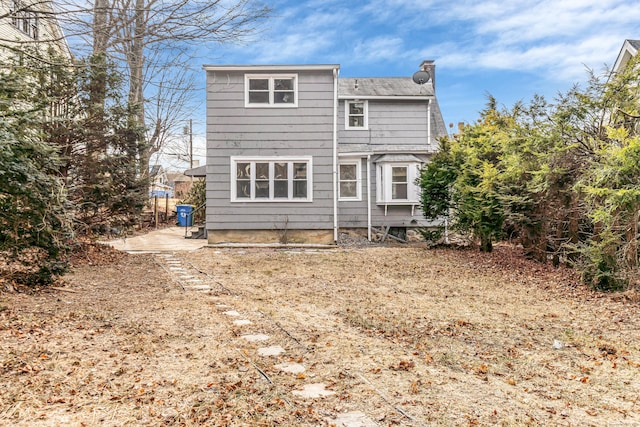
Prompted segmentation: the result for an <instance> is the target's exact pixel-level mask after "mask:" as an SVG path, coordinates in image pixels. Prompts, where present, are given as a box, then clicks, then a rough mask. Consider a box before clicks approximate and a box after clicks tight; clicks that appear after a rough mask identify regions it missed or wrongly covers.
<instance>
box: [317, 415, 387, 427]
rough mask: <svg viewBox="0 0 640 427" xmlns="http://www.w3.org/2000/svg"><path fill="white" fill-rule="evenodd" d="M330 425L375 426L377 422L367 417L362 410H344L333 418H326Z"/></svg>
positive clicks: (341, 426) (337, 426) (345, 426)
mask: <svg viewBox="0 0 640 427" xmlns="http://www.w3.org/2000/svg"><path fill="white" fill-rule="evenodd" d="M327 421H328V422H329V424H330V425H335V426H336V427H377V426H378V424H376V423H375V422H373V420H371V419H369V418H367V416H366V415H365V414H363V413H362V412H345V413H344V414H340V415H338V417H337V418H336V419H334V420H332V419H328V420H327Z"/></svg>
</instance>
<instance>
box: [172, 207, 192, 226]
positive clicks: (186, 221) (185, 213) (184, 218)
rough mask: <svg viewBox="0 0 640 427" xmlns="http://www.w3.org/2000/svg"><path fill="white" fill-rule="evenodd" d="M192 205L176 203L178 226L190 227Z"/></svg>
mask: <svg viewBox="0 0 640 427" xmlns="http://www.w3.org/2000/svg"><path fill="white" fill-rule="evenodd" d="M192 212H193V206H191V205H176V213H177V214H178V225H179V226H180V227H190V226H192V225H193V215H192V214H191V213H192Z"/></svg>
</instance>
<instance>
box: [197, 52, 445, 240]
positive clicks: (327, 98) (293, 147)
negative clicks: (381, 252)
mask: <svg viewBox="0 0 640 427" xmlns="http://www.w3.org/2000/svg"><path fill="white" fill-rule="evenodd" d="M421 67H422V69H423V70H424V71H428V73H429V74H427V73H425V72H421V73H416V76H418V75H419V78H417V79H415V80H416V81H417V83H416V82H414V80H413V79H412V78H411V77H403V78H348V79H347V78H345V79H343V78H339V69H340V67H339V66H338V65H206V66H204V69H205V70H206V73H207V164H206V180H207V220H206V228H207V231H208V239H209V243H226V242H244V243H272V242H288V243H294V242H295V243H329V244H330V243H335V242H336V241H337V238H338V233H339V231H340V230H341V229H357V230H359V231H361V232H362V233H363V234H364V235H367V236H368V237H369V238H370V239H371V235H372V230H374V229H381V228H385V229H388V228H387V227H394V228H396V229H400V230H403V229H406V228H407V227H416V226H419V225H424V220H423V216H422V212H421V211H420V209H419V188H418V186H417V185H416V182H415V180H416V178H417V177H418V174H419V168H420V167H421V166H422V165H424V164H425V163H426V162H428V160H429V157H430V156H431V155H432V154H433V153H435V152H436V150H437V148H438V143H437V139H438V138H439V137H440V136H442V135H445V134H446V129H445V126H444V121H443V119H442V114H441V112H440V108H439V106H438V101H437V99H436V96H435V91H434V84H433V83H434V81H435V67H434V64H433V61H424V62H423V63H422V65H421ZM425 76H427V77H430V78H429V79H426V78H424V77H425Z"/></svg>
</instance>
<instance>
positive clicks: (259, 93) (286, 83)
mask: <svg viewBox="0 0 640 427" xmlns="http://www.w3.org/2000/svg"><path fill="white" fill-rule="evenodd" d="M245 106H246V107H272V108H288V107H297V106H298V76H297V75H296V74H277V75H268V74H247V75H245Z"/></svg>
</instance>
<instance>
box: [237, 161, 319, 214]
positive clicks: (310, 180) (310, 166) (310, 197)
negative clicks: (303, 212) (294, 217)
mask: <svg viewBox="0 0 640 427" xmlns="http://www.w3.org/2000/svg"><path fill="white" fill-rule="evenodd" d="M251 162H254V163H256V162H257V163H290V164H291V165H292V164H293V163H306V164H307V197H306V198H293V196H291V195H290V196H289V197H290V198H287V199H284V198H275V197H273V188H274V187H273V182H274V177H273V167H271V166H270V167H269V170H270V171H269V175H270V176H269V184H270V185H269V189H270V191H271V193H272V194H271V195H270V197H269V198H258V199H257V198H255V194H254V192H255V189H254V187H255V173H256V171H255V169H256V168H255V167H252V168H251V183H252V185H251V194H252V197H251V198H244V197H243V198H238V195H237V193H236V192H237V190H238V186H237V184H236V174H237V170H236V168H237V166H236V165H237V164H238V163H251ZM229 163H230V177H231V179H230V180H229V182H230V186H231V202H232V203H233V202H239V203H308V202H313V159H312V157H311V156H300V157H292V156H287V157H273V156H272V157H244V156H231V158H230V162H229ZM291 168H292V166H290V170H289V174H288V176H287V179H288V181H289V184H288V188H289V189H290V191H291V189H292V185H293V184H292V183H293V173H292V171H291Z"/></svg>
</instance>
